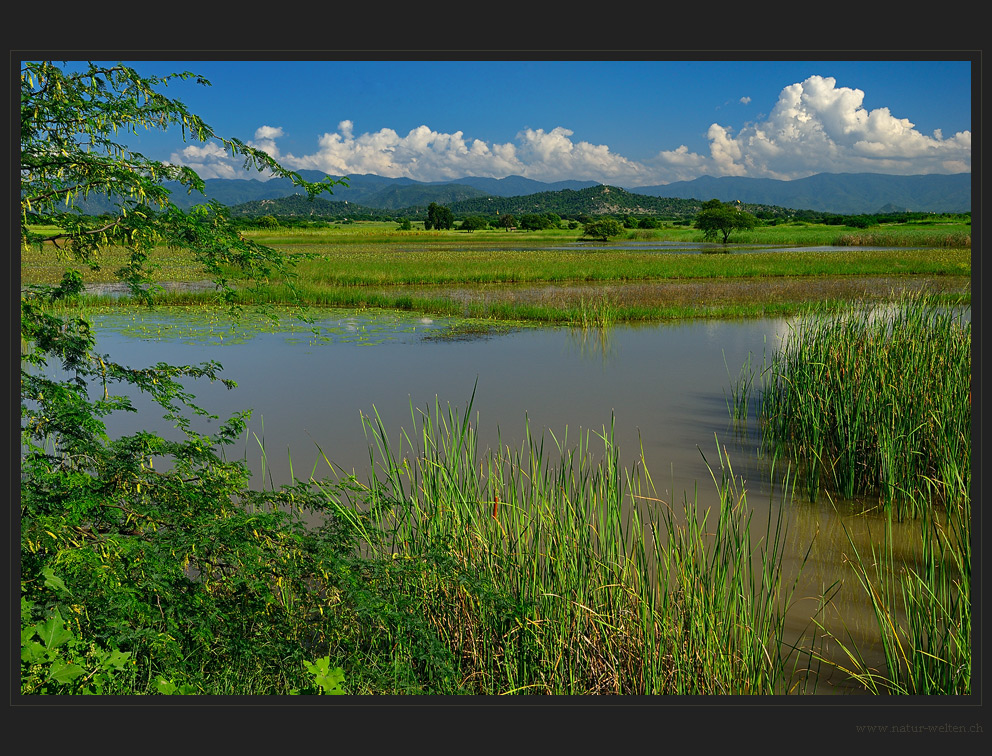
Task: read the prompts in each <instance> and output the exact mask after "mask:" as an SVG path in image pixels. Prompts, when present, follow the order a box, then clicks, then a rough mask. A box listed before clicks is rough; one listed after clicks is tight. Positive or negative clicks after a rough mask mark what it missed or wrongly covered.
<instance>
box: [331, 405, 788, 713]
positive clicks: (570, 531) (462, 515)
mask: <svg viewBox="0 0 992 756" xmlns="http://www.w3.org/2000/svg"><path fill="white" fill-rule="evenodd" d="M412 419H413V423H414V425H413V428H414V430H412V431H403V432H401V433H400V434H399V436H398V441H397V442H391V441H390V439H389V437H388V434H387V431H386V428H385V426H384V424H383V422H382V420H381V418H379V416H378V415H377V414H375V413H373V415H372V416H371V417H367V418H366V419H365V421H366V429H367V433H368V435H369V437H370V454H371V457H372V462H373V463H374V467H375V473H374V474H373V475H371V476H370V478H369V481H368V483H367V484H366V485H365V486H364V487H363V490H362V491H361V492H360V493H359V494H358V496H357V497H356V500H355V501H350V502H344V501H341V502H339V505H340V506H341V508H342V509H346V508H349V507H355V506H358V507H360V508H363V509H364V510H365V511H368V512H369V513H370V520H369V522H370V525H369V528H368V531H367V533H366V534H365V538H366V541H367V545H368V547H369V549H368V552H367V554H368V557H369V558H371V559H378V560H381V562H383V563H386V564H408V565H420V568H418V569H416V570H414V572H412V573H410V574H411V575H414V574H415V575H416V577H415V578H413V577H411V579H410V580H409V581H408V582H407V583H406V584H405V589H404V590H406V591H407V594H406V595H407V602H406V604H405V605H406V606H407V607H408V609H409V611H410V612H415V613H416V614H417V615H418V617H419V618H420V620H418V621H421V620H422V623H423V625H424V626H427V627H430V628H431V632H432V637H433V639H434V640H435V641H436V642H437V643H438V644H439V647H443V648H444V649H446V650H447V652H448V653H449V654H450V658H451V659H453V662H452V664H451V665H450V666H449V667H448V668H447V671H446V673H445V674H450V675H454V676H455V678H456V679H457V681H458V682H457V688H458V690H459V691H461V692H472V693H482V694H503V693H544V694H579V693H618V694H620V693H623V694H656V693H681V694H720V693H773V692H782V691H784V690H786V689H787V687H788V684H789V682H788V681H789V675H788V673H787V670H786V663H785V658H786V655H787V650H783V643H782V637H783V635H782V633H783V627H784V620H783V618H784V612H785V610H786V608H787V602H788V600H789V591H788V589H787V587H786V586H783V583H782V573H781V561H782V548H783V539H782V522H781V519H780V518H779V519H777V520H776V519H773V518H772V517H771V516H769V521H768V523H767V525H766V533H765V536H764V538H762V539H761V540H760V541H759V542H758V543H757V544H753V543H752V538H751V535H752V534H751V523H750V509H749V508H748V506H747V502H746V495H745V494H744V492H743V491H742V490H741V489H740V488H739V486H738V485H737V483H736V481H735V480H734V476H733V472H732V469H731V468H730V465H729V460H727V459H726V455H725V452H720V453H719V456H720V473H719V476H717V474H716V473H714V483H715V484H716V485H717V486H718V487H719V491H720V505H719V512H711V511H709V510H706V511H701V507H700V506H699V505H698V504H697V500H696V499H692V500H690V499H689V497H688V496H686V497H685V500H684V501H683V504H682V506H681V508H677V507H674V506H673V505H672V504H670V503H665V502H662V501H661V500H660V499H659V498H658V497H657V495H656V492H655V490H654V486H653V483H652V481H651V478H650V475H649V474H648V472H647V468H646V466H645V465H644V460H643V455H641V458H640V459H639V460H638V461H637V462H636V463H635V464H634V465H633V466H632V467H631V468H630V469H623V468H622V467H621V465H620V462H619V453H618V450H617V448H616V446H615V444H614V443H613V432H612V428H610V429H609V430H607V429H605V428H604V430H603V432H602V433H600V434H595V437H596V438H597V439H598V442H597V443H591V442H592V440H593V435H592V434H589V433H586V434H584V435H583V436H581V437H580V439H579V440H578V443H577V444H574V445H572V444H570V443H569V441H568V438H567V431H566V434H565V437H564V438H561V439H559V438H557V437H556V436H555V435H554V434H550V436H551V440H550V442H548V443H547V444H546V440H545V438H544V437H543V436H542V437H541V438H537V437H535V436H534V435H532V433H531V430H530V427H529V425H528V426H527V428H526V434H525V440H524V441H523V442H522V444H521V446H520V448H519V449H511V448H509V447H508V446H507V447H504V446H502V444H500V445H499V446H498V447H497V448H494V449H487V450H486V451H485V453H481V454H480V451H479V447H478V436H477V434H476V429H475V427H474V426H473V423H472V422H471V421H470V414H469V413H468V412H466V414H465V415H459V413H458V412H457V411H455V410H452V408H451V407H448V409H447V412H444V411H442V410H441V408H440V407H439V406H435V408H434V411H433V413H428V412H420V413H419V416H418V414H417V413H413V418H412ZM418 427H419V432H418V431H417V428H418ZM718 451H719V450H718ZM441 563H447V564H453V565H456V566H457V569H456V570H455V571H454V573H452V572H443V571H440V570H436V569H434V568H433V567H434V565H437V564H441ZM452 575H457V577H456V578H453V577H452ZM378 633H379V639H380V641H381V639H382V636H383V634H385V635H387V636H389V637H390V638H391V639H392V640H391V642H389V643H384V644H380V646H379V648H380V651H379V652H378V653H389V654H394V655H395V654H399V653H403V651H402V647H403V640H402V633H401V632H400V630H399V629H398V628H395V627H389V628H386V627H382V628H379V629H378ZM382 649H389V650H388V651H385V650H382ZM377 664H379V666H383V663H382V662H381V661H380V662H377ZM418 674H420V675H422V679H421V685H422V688H421V689H425V690H436V689H437V687H438V686H439V685H440V682H439V681H437V680H433V679H431V677H430V673H429V671H428V670H426V668H424V667H423V665H421V667H420V672H419V673H418ZM349 679H354V675H353V674H350V675H349Z"/></svg>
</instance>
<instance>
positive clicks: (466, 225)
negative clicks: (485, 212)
mask: <svg viewBox="0 0 992 756" xmlns="http://www.w3.org/2000/svg"><path fill="white" fill-rule="evenodd" d="M488 227H489V221H488V220H486V219H485V218H484V217H482V216H481V215H470V216H469V217H467V218H466V219H465V220H463V221H462V223H461V225H460V226H459V228H460V229H461V230H462V231H476V230H479V229H483V228H488Z"/></svg>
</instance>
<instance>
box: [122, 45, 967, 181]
mask: <svg viewBox="0 0 992 756" xmlns="http://www.w3.org/2000/svg"><path fill="white" fill-rule="evenodd" d="M125 62H127V63H128V64H129V65H132V66H133V67H135V68H136V69H137V70H138V71H139V72H141V73H144V74H165V73H170V72H174V71H183V70H189V71H193V72H195V73H198V74H201V75H203V76H204V77H206V78H207V79H208V80H209V81H210V82H211V85H212V86H210V87H202V86H197V85H195V84H192V83H187V82H177V83H173V84H171V85H170V86H169V87H168V88H167V89H166V90H165V92H166V93H167V94H168V95H169V96H172V97H176V98H178V99H180V100H182V101H183V102H185V103H186V104H187V105H188V106H189V107H190V109H191V110H192V111H193V112H195V113H197V114H198V115H200V116H202V117H203V118H204V119H205V120H206V121H207V123H209V124H210V125H211V126H212V127H213V128H214V129H215V131H216V132H217V133H218V134H220V135H223V136H233V137H238V138H240V139H243V140H244V141H247V142H249V143H252V144H254V145H256V146H259V147H262V148H264V149H266V150H267V151H269V152H270V153H272V154H273V155H274V156H275V157H276V158H277V159H279V160H280V162H282V163H283V164H284V165H285V166H287V167H289V168H293V169H317V170H323V171H325V172H327V173H331V174H335V175H347V174H352V175H355V174H361V173H375V174H378V175H381V176H389V177H399V176H405V177H409V178H412V179H416V180H420V181H440V180H449V179H456V178H459V177H464V176H491V177H495V178H501V177H503V176H506V175H511V174H515V175H522V176H527V177H528V178H533V179H537V180H540V181H557V180H562V179H582V180H589V179H591V180H595V181H600V182H602V183H609V184H615V185H619V186H649V185H655V184H664V183H669V182H671V181H677V180H688V179H692V178H695V177H697V176H700V175H712V176H726V175H736V176H751V177H759V178H776V179H795V178H802V177H804V176H808V175H811V174H814V173H822V172H836V173H841V172H844V173H852V172H873V173H893V174H904V175H905V174H923V173H960V172H970V171H971V128H972V124H971V107H972V103H971V99H972V82H971V62H970V61H968V60H916V61H914V60H905V61H895V60H863V61H851V60H847V61H833V60H809V61H799V60H797V61H760V60H742V61H705V60H701V61H700V60H696V61H674V60H673V61H621V60H589V61H581V60H576V61H572V60H567V61H552V60H534V61H526V60H515V61H510V60H495V61H479V60H438V61H429V60H405V61H404V60H399V61H396V60H393V61H385V60H367V61H362V60H354V61H340V60H338V61H276V60H264V61H263V60H242V61H239V60H220V61H218V60H167V61H148V60H143V61H125ZM132 144H133V145H134V146H135V147H136V148H137V149H140V150H141V151H143V152H145V153H146V154H148V155H149V156H151V157H155V158H158V159H162V160H169V161H171V162H177V163H184V164H187V165H190V166H192V167H194V168H195V169H196V170H198V172H200V174H201V176H203V177H204V178H214V177H242V176H243V174H242V173H241V172H240V171H239V169H238V167H237V165H236V164H235V163H233V162H232V161H230V159H229V158H225V157H224V156H223V155H222V154H221V153H220V151H218V150H216V149H212V148H211V147H210V146H204V145H199V144H196V143H192V144H190V143H183V142H182V140H181V139H180V138H179V134H178V132H173V131H170V132H168V133H165V134H161V133H145V134H143V135H142V136H141V137H140V138H138V139H132Z"/></svg>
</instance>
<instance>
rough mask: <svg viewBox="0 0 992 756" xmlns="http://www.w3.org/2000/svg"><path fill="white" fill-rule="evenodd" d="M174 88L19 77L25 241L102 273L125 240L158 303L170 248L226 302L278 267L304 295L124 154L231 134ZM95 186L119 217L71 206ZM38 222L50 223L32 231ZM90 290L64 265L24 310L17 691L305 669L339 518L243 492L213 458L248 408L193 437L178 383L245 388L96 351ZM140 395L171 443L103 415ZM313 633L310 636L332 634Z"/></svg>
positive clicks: (143, 293)
mask: <svg viewBox="0 0 992 756" xmlns="http://www.w3.org/2000/svg"><path fill="white" fill-rule="evenodd" d="M177 76H179V77H180V78H187V77H189V76H191V74H178V75H177ZM170 78H171V77H165V78H156V77H147V78H146V77H141V76H139V75H138V74H137V73H136V72H135V71H134V70H132V69H129V68H126V67H124V66H109V67H103V66H98V65H94V64H89V65H88V66H87V67H86V69H85V70H84V71H82V72H79V73H72V72H66V71H63V70H62V69H61V68H60V67H58V66H56V65H54V64H52V63H48V62H42V63H27V64H25V65H24V66H23V67H22V70H21V164H20V171H21V237H22V243H23V245H25V246H28V245H31V246H33V247H35V248H40V249H45V250H48V251H49V253H50V254H61V255H62V258H63V259H64V260H66V262H67V263H71V262H73V261H74V262H76V263H82V264H83V265H86V266H88V267H90V268H98V267H99V265H100V263H101V255H102V253H104V252H105V251H106V249H107V248H108V247H110V246H111V245H113V247H114V248H115V249H117V250H123V252H124V258H123V262H122V263H121V265H120V267H119V268H118V269H117V270H116V276H117V277H118V278H119V279H120V280H122V281H124V282H126V283H127V284H129V286H130V287H131V290H132V292H134V293H135V294H136V295H138V296H139V297H141V298H143V299H144V300H145V301H150V290H151V287H152V277H151V276H152V272H153V266H152V255H153V253H154V252H155V250H156V249H160V248H161V247H162V246H170V247H183V248H186V249H188V250H190V251H191V253H192V254H193V256H194V258H195V259H196V260H197V261H198V262H199V264H200V265H201V266H202V268H203V270H204V272H205V273H206V274H208V275H212V276H213V277H214V279H215V281H216V284H217V295H216V296H217V297H218V298H219V299H221V300H224V301H227V302H230V303H235V302H236V301H237V297H238V296H239V295H238V293H237V292H236V291H235V289H234V287H233V286H232V285H231V283H230V282H229V281H228V280H227V278H226V277H225V276H226V271H227V270H229V269H234V270H237V271H239V272H240V274H241V275H243V276H244V277H245V280H247V281H252V280H254V281H255V282H256V283H258V282H263V281H264V280H265V279H266V278H268V277H269V276H271V275H276V274H278V275H280V276H282V277H283V279H284V280H285V281H287V283H290V284H291V282H292V276H291V272H292V271H291V269H290V266H289V265H288V263H287V261H286V260H284V259H283V257H282V256H281V255H280V254H279V253H278V252H276V251H275V250H273V249H271V248H268V247H265V246H263V245H259V244H256V243H254V242H252V241H251V240H249V239H246V238H245V237H243V236H242V235H241V234H240V233H238V231H237V230H236V229H235V228H233V227H232V225H231V224H230V222H229V219H228V217H227V213H226V211H225V210H224V209H223V208H222V207H220V206H218V205H216V204H206V205H199V206H195V207H194V208H193V209H192V210H190V211H189V212H184V211H182V210H180V209H178V208H177V207H176V206H175V205H174V204H172V202H171V201H170V198H169V194H168V192H167V191H165V190H164V189H163V187H162V186H161V184H160V181H161V180H162V179H163V178H171V179H173V180H179V181H181V182H183V183H184V184H185V185H186V186H188V187H189V188H190V190H191V191H192V190H194V189H198V188H202V181H201V180H200V179H199V177H197V176H196V174H195V173H193V172H192V171H190V170H189V169H187V168H183V167H179V166H172V165H167V164H164V163H160V162H157V161H154V160H150V159H148V158H146V157H144V156H143V155H141V154H139V153H136V152H133V151H131V150H130V149H129V148H128V147H127V146H125V145H124V144H121V143H118V142H117V141H115V135H116V134H118V133H127V132H130V131H136V130H138V129H141V128H166V127H167V126H169V125H171V124H175V125H178V126H180V127H182V129H183V132H184V134H188V135H189V136H191V137H193V138H196V139H198V140H214V139H218V138H217V137H216V136H215V135H214V133H213V131H212V130H211V129H210V127H209V126H208V125H206V124H205V123H204V122H203V121H202V120H200V119H199V118H198V117H196V116H194V115H192V114H190V113H189V112H188V111H187V110H186V108H185V106H183V105H182V104H181V103H179V102H176V101H174V100H170V99H168V98H166V97H164V96H163V95H162V94H160V93H159V92H158V89H157V88H158V87H159V86H164V85H165V84H166V83H167V82H168V80H169V79H170ZM204 83H205V82H204ZM219 141H220V142H221V144H222V145H223V146H224V147H225V148H226V149H228V150H230V151H231V152H232V153H233V154H236V155H240V156H242V157H243V158H244V160H245V165H246V166H247V167H257V168H263V169H265V170H268V171H271V172H273V173H274V174H276V175H280V176H285V177H289V178H292V179H293V180H294V181H298V183H299V184H300V185H301V186H302V187H303V188H304V189H305V190H306V191H307V192H309V193H311V194H316V193H317V192H320V191H324V190H326V189H327V188H329V186H330V183H329V182H325V183H320V184H311V183H308V182H305V181H303V180H302V179H300V178H299V177H298V176H297V175H296V174H294V173H291V172H289V171H286V170H284V169H283V168H281V166H279V165H278V164H277V163H276V162H275V161H274V160H272V159H271V158H270V157H269V156H268V155H266V154H265V153H262V152H259V151H257V150H255V149H253V148H250V147H248V146H247V145H244V144H243V143H241V142H239V141H238V140H234V139H220V140H219ZM92 193H100V194H103V195H104V196H106V197H112V198H113V199H114V201H115V202H116V203H117V210H116V212H115V213H114V214H113V215H112V216H111V217H109V218H107V217H104V218H94V217H91V216H85V215H83V214H80V213H78V212H76V211H75V208H74V204H75V203H76V202H77V200H79V199H80V198H82V197H86V196H87V195H89V194H92ZM34 213H41V214H44V216H45V217H46V218H48V219H49V220H50V221H51V222H52V223H53V224H54V228H49V229H47V230H45V231H37V230H34V229H33V228H32V227H30V226H29V224H28V221H29V219H31V218H32V217H33V214H34ZM81 290H82V275H81V273H80V272H79V271H78V270H76V269H73V268H69V269H68V270H66V272H65V274H64V276H63V277H62V279H61V282H60V283H59V284H58V285H54V286H53V285H47V286H46V285H36V286H32V287H29V288H28V289H27V290H26V291H25V293H24V294H23V295H22V297H21V337H22V344H23V346H22V365H21V443H22V459H21V497H20V536H21V581H22V582H21V586H22V587H21V597H22V607H23V608H24V614H23V615H22V616H23V619H22V651H23V653H24V654H25V657H24V662H25V664H27V667H26V668H25V667H22V674H23V675H24V676H23V677H22V687H23V688H25V689H26V690H27V691H28V692H44V691H49V692H51V691H52V690H54V689H53V688H52V686H53V685H56V686H59V687H58V688H57V692H92V690H90V689H93V690H96V688H97V687H99V686H100V685H102V684H103V681H104V680H105V679H106V676H107V675H110V674H111V673H113V672H115V671H117V670H119V668H120V664H121V663H123V660H124V659H125V658H129V659H131V660H132V661H133V662H134V664H135V665H136V666H137V669H138V671H140V672H141V673H142V675H143V677H144V679H152V673H153V672H160V673H162V674H163V675H165V678H164V679H166V680H167V681H171V680H173V679H177V680H182V679H183V678H184V677H188V676H189V671H190V670H191V669H200V670H201V675H202V674H206V675H208V676H209V675H210V674H217V673H218V668H219V667H220V666H224V665H227V666H237V665H239V664H240V665H245V664H249V666H251V665H254V666H255V667H256V668H264V669H268V670H278V669H279V668H280V667H281V665H283V664H284V662H285V660H286V659H287V658H294V657H295V658H302V654H304V653H305V652H304V650H303V645H302V641H303V640H304V636H303V633H304V628H305V627H306V624H305V623H304V622H303V620H304V619H305V618H306V619H309V617H310V614H312V613H316V612H317V607H316V605H315V603H314V597H315V596H317V595H319V594H320V593H321V592H324V591H326V590H327V584H328V581H329V580H330V576H331V573H332V572H333V569H334V558H335V555H336V554H340V553H342V552H343V551H346V550H348V548H349V547H350V542H349V540H348V539H349V537H350V536H349V535H348V534H347V532H346V530H345V529H344V528H342V526H341V525H340V523H338V522H337V521H335V520H334V518H333V517H330V516H329V515H327V514H324V515H322V517H323V521H324V524H323V525H322V526H320V527H316V528H314V527H309V526H308V525H307V524H306V523H305V516H306V517H311V518H312V517H313V516H314V515H315V513H320V512H323V511H324V510H326V506H327V504H326V497H325V496H323V495H317V494H316V493H315V492H314V491H312V490H311V489H310V488H309V487H307V486H305V485H302V484H300V485H295V486H290V487H287V488H284V489H280V490H279V491H270V492H265V491H253V490H250V489H249V488H248V485H247V484H248V480H249V473H248V470H247V467H246V465H245V464H244V463H241V462H230V461H228V460H226V459H225V458H224V456H223V455H222V454H221V453H220V451H219V450H220V449H221V448H222V447H223V446H224V445H225V444H228V443H231V442H232V441H233V440H235V439H237V438H238V436H239V434H240V433H241V431H242V429H243V428H244V420H245V417H246V416H247V413H241V414H239V415H236V416H235V417H233V418H231V419H230V420H228V421H227V422H226V423H223V424H221V425H220V427H219V428H218V429H217V431H216V432H215V433H214V434H212V435H205V434H203V433H201V432H199V431H198V430H197V429H196V427H195V422H194V420H195V419H196V418H198V417H210V416H209V415H208V414H207V413H206V411H205V410H203V409H201V408H200V407H198V406H197V405H196V404H195V401H194V400H195V397H194V396H193V394H192V393H191V392H190V391H189V389H188V388H187V385H186V383H185V381H186V380H187V379H197V378H206V379H208V380H210V381H215V380H223V382H224V383H225V385H227V386H228V387H229V388H232V387H233V386H234V385H235V384H234V382H233V381H229V380H226V379H221V378H220V369H221V367H220V365H218V364H216V363H213V362H210V363H205V364H203V365H199V366H193V365H184V366H174V365H168V364H165V363H158V364H155V365H152V366H150V367H145V368H131V367H128V366H126V365H124V364H121V363H119V362H116V361H114V360H112V359H111V358H110V356H109V355H105V354H100V353H98V352H97V351H96V343H95V339H94V335H93V332H92V330H91V328H90V325H89V323H88V321H87V320H86V319H85V318H84V317H83V316H82V314H80V313H79V312H78V311H76V310H74V308H73V302H74V301H76V299H77V298H78V296H79V294H80V292H81ZM55 305H59V306H60V307H59V308H58V309H56V308H55ZM51 363H54V364H51ZM118 387H121V389H122V390H121V393H116V390H117V388H118ZM135 394H145V395H147V396H148V397H149V398H150V399H151V400H152V401H153V402H154V403H156V404H157V405H158V406H159V407H160V408H161V410H162V411H163V413H164V416H165V417H166V418H167V419H168V420H170V421H171V422H172V423H173V425H174V426H175V429H176V431H177V432H178V440H176V439H174V438H173V439H166V438H163V437H160V436H158V435H156V434H153V433H150V432H147V431H139V432H136V433H134V434H132V435H129V436H122V437H120V438H113V439H112V438H110V437H109V435H108V433H107V430H106V425H105V422H104V418H105V417H107V416H108V415H110V414H111V413H113V412H120V411H127V412H133V411H135V407H134V403H133V396H134V395H135ZM56 575H57V576H58V577H57V578H56ZM66 607H69V609H66ZM70 616H71V617H72V622H73V624H74V627H73V628H72V629H71V630H70V629H69V627H68V623H67V620H66V619H64V618H66V617H70ZM314 627H315V628H317V629H316V630H313V631H312V634H311V635H309V636H307V639H308V642H311V643H312V642H319V641H320V630H319V623H315V624H314ZM308 632H310V631H309V630H308ZM83 649H86V651H85V653H84V652H83ZM246 660H251V661H250V663H249V662H247V661H246ZM203 670H207V671H203ZM273 673H274V674H277V672H273ZM182 684H184V683H180V684H179V685H180V688H181V685H182Z"/></svg>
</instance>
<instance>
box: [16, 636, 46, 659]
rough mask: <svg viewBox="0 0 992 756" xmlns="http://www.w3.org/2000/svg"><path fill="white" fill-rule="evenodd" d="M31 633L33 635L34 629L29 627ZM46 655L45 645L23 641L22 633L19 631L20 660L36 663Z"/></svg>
mask: <svg viewBox="0 0 992 756" xmlns="http://www.w3.org/2000/svg"><path fill="white" fill-rule="evenodd" d="M30 630H31V635H34V629H33V628H30ZM45 656H46V652H45V647H44V646H42V645H41V644H40V643H37V642H35V641H31V642H30V643H24V633H23V632H22V633H21V661H26V662H27V663H28V664H36V663H38V662H40V661H41V660H42V659H44V658H45Z"/></svg>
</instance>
